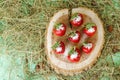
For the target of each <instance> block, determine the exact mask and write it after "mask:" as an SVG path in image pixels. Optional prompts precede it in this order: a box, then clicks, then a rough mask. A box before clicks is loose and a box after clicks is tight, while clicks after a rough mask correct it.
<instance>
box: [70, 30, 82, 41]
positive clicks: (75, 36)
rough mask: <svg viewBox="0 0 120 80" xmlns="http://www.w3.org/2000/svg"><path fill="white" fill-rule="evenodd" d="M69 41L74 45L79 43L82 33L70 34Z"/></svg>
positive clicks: (74, 32)
mask: <svg viewBox="0 0 120 80" xmlns="http://www.w3.org/2000/svg"><path fill="white" fill-rule="evenodd" d="M68 40H69V41H71V42H73V43H78V42H79V41H80V32H79V31H73V32H70V34H69V38H68Z"/></svg>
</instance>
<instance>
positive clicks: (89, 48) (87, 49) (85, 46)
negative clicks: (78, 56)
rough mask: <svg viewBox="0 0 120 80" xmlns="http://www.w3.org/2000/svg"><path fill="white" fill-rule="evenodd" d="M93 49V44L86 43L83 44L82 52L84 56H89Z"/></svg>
mask: <svg viewBox="0 0 120 80" xmlns="http://www.w3.org/2000/svg"><path fill="white" fill-rule="evenodd" d="M92 49H93V43H91V42H88V43H83V45H82V51H83V52H85V53H86V54H89V53H90V52H91V51H92Z"/></svg>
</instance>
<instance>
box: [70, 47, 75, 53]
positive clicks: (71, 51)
mask: <svg viewBox="0 0 120 80" xmlns="http://www.w3.org/2000/svg"><path fill="white" fill-rule="evenodd" d="M74 52H75V47H73V48H72V49H71V50H70V51H69V54H70V55H71V54H73V53H74Z"/></svg>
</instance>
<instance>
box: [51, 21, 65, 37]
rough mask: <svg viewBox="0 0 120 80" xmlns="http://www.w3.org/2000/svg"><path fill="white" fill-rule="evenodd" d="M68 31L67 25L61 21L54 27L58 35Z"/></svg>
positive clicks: (54, 31)
mask: <svg viewBox="0 0 120 80" xmlns="http://www.w3.org/2000/svg"><path fill="white" fill-rule="evenodd" d="M65 32H66V25H65V24H63V23H59V24H57V25H55V27H54V29H53V33H54V34H56V35H57V36H63V35H64V34H65Z"/></svg>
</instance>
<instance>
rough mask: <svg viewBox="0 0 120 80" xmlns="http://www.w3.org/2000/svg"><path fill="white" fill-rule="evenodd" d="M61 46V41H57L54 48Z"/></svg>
mask: <svg viewBox="0 0 120 80" xmlns="http://www.w3.org/2000/svg"><path fill="white" fill-rule="evenodd" d="M59 46H60V42H59V41H57V42H56V43H55V44H54V45H53V46H52V49H53V50H55V49H56V48H57V47H59Z"/></svg>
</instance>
